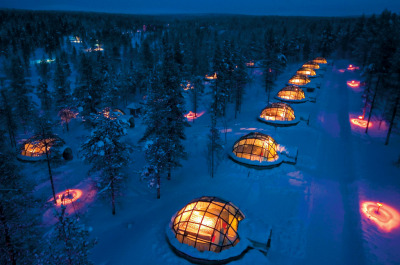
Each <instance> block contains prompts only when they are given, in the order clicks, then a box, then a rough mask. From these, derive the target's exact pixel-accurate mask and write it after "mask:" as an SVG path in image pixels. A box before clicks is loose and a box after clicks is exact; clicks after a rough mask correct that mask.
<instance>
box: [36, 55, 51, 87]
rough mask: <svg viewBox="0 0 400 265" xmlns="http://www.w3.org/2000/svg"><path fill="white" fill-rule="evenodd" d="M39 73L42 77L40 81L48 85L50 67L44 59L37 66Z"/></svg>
mask: <svg viewBox="0 0 400 265" xmlns="http://www.w3.org/2000/svg"><path fill="white" fill-rule="evenodd" d="M36 68H37V72H38V74H39V76H40V79H41V80H43V81H44V82H46V83H47V81H48V80H49V79H50V65H49V63H48V62H46V59H45V58H44V56H43V58H42V60H41V61H40V62H39V63H38V64H37V65H36Z"/></svg>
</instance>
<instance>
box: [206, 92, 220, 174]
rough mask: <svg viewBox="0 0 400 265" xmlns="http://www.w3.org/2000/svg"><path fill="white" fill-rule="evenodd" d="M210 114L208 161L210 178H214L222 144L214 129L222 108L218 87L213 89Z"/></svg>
mask: <svg viewBox="0 0 400 265" xmlns="http://www.w3.org/2000/svg"><path fill="white" fill-rule="evenodd" d="M210 113H211V126H210V134H209V137H208V139H209V141H208V145H207V148H208V153H207V154H208V156H207V158H208V161H209V169H210V174H211V177H212V178H213V177H214V172H215V168H216V166H217V164H216V161H218V160H219V159H218V158H219V155H220V153H221V151H222V149H223V148H222V143H221V137H220V132H219V131H218V129H217V128H216V126H217V119H218V118H219V117H221V116H222V115H223V107H222V104H221V97H220V96H219V91H218V86H214V87H213V101H212V104H211V107H210Z"/></svg>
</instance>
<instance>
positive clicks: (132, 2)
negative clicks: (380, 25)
mask: <svg viewBox="0 0 400 265" xmlns="http://www.w3.org/2000/svg"><path fill="white" fill-rule="evenodd" d="M0 8H17V9H34V10H74V11H95V12H110V13H132V14H170V13H174V14H177V13H185V14H187V13H231V14H248V15H297V16H349V15H350V16H351V15H361V14H366V15H369V14H372V13H375V14H379V13H381V12H382V11H383V10H384V9H385V8H386V9H388V10H390V11H392V12H396V13H400V0H200V1H198V0H0Z"/></svg>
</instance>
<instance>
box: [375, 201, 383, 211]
mask: <svg viewBox="0 0 400 265" xmlns="http://www.w3.org/2000/svg"><path fill="white" fill-rule="evenodd" d="M376 205H378V210H377V211H376V213H379V209H380V208H381V207H382V205H383V204H382V203H380V202H377V203H376Z"/></svg>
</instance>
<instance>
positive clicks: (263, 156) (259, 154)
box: [232, 132, 279, 162]
mask: <svg viewBox="0 0 400 265" xmlns="http://www.w3.org/2000/svg"><path fill="white" fill-rule="evenodd" d="M232 152H233V154H234V155H235V156H236V157H238V158H244V159H248V160H251V161H259V162H264V161H268V162H274V161H276V160H277V159H278V158H279V155H278V153H277V143H276V142H275V140H274V139H272V137H271V136H269V135H266V134H263V133H259V132H253V133H249V134H247V135H245V136H242V137H241V138H240V139H239V140H237V141H236V142H235V144H234V145H233V151H232Z"/></svg>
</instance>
